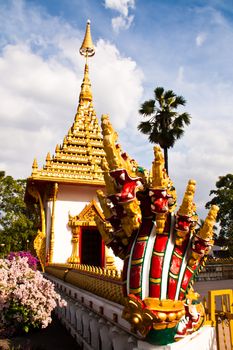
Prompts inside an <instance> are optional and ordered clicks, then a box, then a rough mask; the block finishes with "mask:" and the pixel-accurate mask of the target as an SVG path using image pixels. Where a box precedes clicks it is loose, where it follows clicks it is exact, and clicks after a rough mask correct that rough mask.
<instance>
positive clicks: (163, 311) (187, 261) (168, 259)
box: [96, 115, 218, 345]
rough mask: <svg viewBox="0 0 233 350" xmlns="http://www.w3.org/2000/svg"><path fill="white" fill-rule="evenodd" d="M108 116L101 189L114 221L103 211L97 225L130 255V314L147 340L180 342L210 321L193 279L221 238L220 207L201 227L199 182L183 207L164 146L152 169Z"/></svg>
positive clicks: (126, 273)
mask: <svg viewBox="0 0 233 350" xmlns="http://www.w3.org/2000/svg"><path fill="white" fill-rule="evenodd" d="M101 121H102V123H101V126H102V133H103V144H104V150H105V153H106V160H105V161H104V162H103V164H102V169H103V171H104V179H105V183H106V192H107V193H106V194H104V193H103V192H102V191H100V190H99V191H97V195H98V198H99V201H100V204H101V207H102V210H103V212H104V216H105V218H106V220H105V221H103V220H102V219H100V218H98V217H96V224H97V226H98V228H99V231H100V233H101V235H102V237H103V239H104V241H105V243H106V245H107V246H108V247H111V248H112V250H113V251H114V253H115V255H116V256H119V257H120V258H121V259H123V260H124V267H123V281H124V295H125V296H126V305H125V308H124V311H123V318H125V319H126V320H127V321H129V322H130V323H131V326H132V330H134V331H135V332H139V333H140V334H141V335H142V336H143V337H145V338H146V340H147V341H149V342H151V343H153V344H160V345H161V344H168V343H172V342H174V341H176V340H179V339H181V338H183V337H185V336H186V335H188V334H190V333H192V332H194V331H196V330H198V329H199V328H200V327H201V326H202V324H203V323H204V319H205V310H204V307H203V305H202V303H200V302H199V301H198V297H199V296H198V294H197V293H195V292H194V290H193V288H192V284H193V280H194V277H195V276H196V275H197V274H198V272H199V271H200V270H201V269H202V268H203V266H204V265H205V261H206V257H207V254H208V252H209V250H210V249H211V246H212V245H213V240H212V236H213V226H214V224H215V220H216V216H217V212H218V207H216V206H212V207H211V209H210V211H209V213H208V215H207V218H206V220H205V222H204V225H203V226H202V228H200V229H197V230H196V229H195V227H196V224H197V220H198V216H197V214H196V206H195V204H194V202H193V198H194V193H195V186H196V182H195V181H194V180H189V182H188V184H187V188H186V191H185V194H184V197H183V201H182V204H181V206H180V208H179V209H178V211H177V212H176V214H175V213H174V211H175V208H176V191H175V188H174V186H173V183H172V181H171V179H170V178H169V176H168V175H167V173H166V170H165V169H164V157H163V154H162V151H161V149H160V147H159V146H155V147H154V161H153V164H152V171H151V172H150V173H148V172H147V171H146V170H145V169H144V168H142V167H140V166H139V165H138V164H137V162H136V161H135V160H133V159H131V158H130V157H129V155H128V154H127V153H125V152H123V151H122V149H121V147H120V145H119V144H118V143H117V138H118V135H117V133H116V132H115V130H114V129H113V127H112V125H111V123H110V121H109V117H108V115H103V116H102V120H101Z"/></svg>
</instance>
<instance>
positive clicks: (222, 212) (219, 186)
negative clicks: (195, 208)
mask: <svg viewBox="0 0 233 350" xmlns="http://www.w3.org/2000/svg"><path fill="white" fill-rule="evenodd" d="M210 195H214V196H213V198H212V199H211V201H209V202H208V203H207V204H206V208H210V206H211V205H213V204H216V205H218V206H219V212H218V217H217V220H218V222H219V223H220V226H221V229H220V234H219V236H220V238H221V239H222V240H224V238H225V242H226V243H227V244H228V246H229V250H230V252H231V254H233V174H227V175H225V176H220V177H219V180H218V181H217V182H216V190H211V191H210Z"/></svg>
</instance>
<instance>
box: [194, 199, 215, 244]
mask: <svg viewBox="0 0 233 350" xmlns="http://www.w3.org/2000/svg"><path fill="white" fill-rule="evenodd" d="M218 211H219V207H218V206H217V205H212V206H211V208H210V211H209V213H208V215H207V217H206V219H205V222H204V224H203V226H202V228H201V229H200V231H199V234H198V236H199V237H201V238H202V239H204V240H209V239H211V238H212V236H213V227H214V224H215V222H216V218H217V214H218Z"/></svg>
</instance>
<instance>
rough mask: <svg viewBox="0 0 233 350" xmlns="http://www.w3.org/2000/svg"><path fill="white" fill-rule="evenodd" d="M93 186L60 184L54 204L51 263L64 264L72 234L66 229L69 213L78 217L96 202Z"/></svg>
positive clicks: (69, 229)
mask: <svg viewBox="0 0 233 350" xmlns="http://www.w3.org/2000/svg"><path fill="white" fill-rule="evenodd" d="M97 189H98V187H94V186H77V185H75V186H73V185H65V184H60V185H59V188H58V194H57V200H56V204H55V222H54V239H55V242H54V256H53V262H55V263H65V262H66V261H67V259H68V258H69V257H70V255H71V252H72V244H71V239H72V233H71V228H69V227H68V220H69V213H70V215H72V216H75V215H78V214H79V213H80V212H81V211H82V210H83V208H84V207H85V206H86V205H87V204H89V203H90V201H92V200H93V199H95V200H96V201H98V200H97V196H96V190H97Z"/></svg>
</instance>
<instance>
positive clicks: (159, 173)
mask: <svg viewBox="0 0 233 350" xmlns="http://www.w3.org/2000/svg"><path fill="white" fill-rule="evenodd" d="M154 157H155V158H154V161H153V163H152V187H153V188H157V189H160V188H166V187H167V185H168V181H169V178H168V176H167V173H166V170H165V169H164V157H163V154H162V151H161V148H160V147H159V146H155V147H154Z"/></svg>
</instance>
